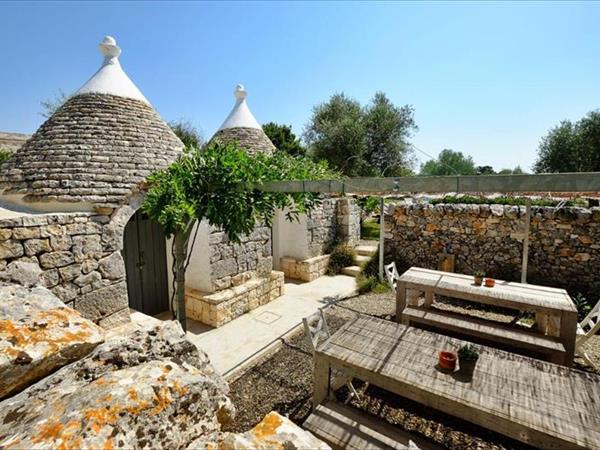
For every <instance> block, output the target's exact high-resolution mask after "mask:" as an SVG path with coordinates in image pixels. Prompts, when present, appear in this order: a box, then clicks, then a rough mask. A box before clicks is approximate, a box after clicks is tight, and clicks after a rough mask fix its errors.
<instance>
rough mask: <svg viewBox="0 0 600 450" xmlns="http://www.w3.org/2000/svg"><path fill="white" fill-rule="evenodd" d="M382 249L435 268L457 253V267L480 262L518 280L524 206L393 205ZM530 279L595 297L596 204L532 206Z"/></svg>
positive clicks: (599, 266) (468, 269) (598, 284)
mask: <svg viewBox="0 0 600 450" xmlns="http://www.w3.org/2000/svg"><path fill="white" fill-rule="evenodd" d="M385 221H386V252H391V254H392V255H393V256H394V258H395V259H396V262H397V264H398V265H399V267H398V269H399V271H400V270H405V268H406V267H409V266H421V267H427V268H437V267H438V260H439V255H440V254H442V253H447V254H451V255H454V256H455V269H454V270H455V271H456V272H460V273H472V272H473V271H474V270H478V269H481V270H485V271H486V272H487V273H488V275H490V276H494V277H496V278H500V279H507V280H520V273H521V258H522V251H523V237H524V225H525V207H524V206H521V207H518V206H502V205H441V204H440V205H435V206H432V205H428V204H414V205H392V206H390V207H389V208H388V209H387V213H386V216H385ZM529 239H530V241H529V260H528V278H527V279H528V281H529V282H530V283H536V284H544V285H548V286H556V287H562V288H566V289H569V290H570V291H571V292H582V293H583V294H584V295H591V296H592V297H593V298H596V297H597V293H598V291H599V290H600V277H599V276H598V274H599V273H600V208H590V209H585V208H561V209H557V208H551V207H533V208H532V218H531V227H530V237H529Z"/></svg>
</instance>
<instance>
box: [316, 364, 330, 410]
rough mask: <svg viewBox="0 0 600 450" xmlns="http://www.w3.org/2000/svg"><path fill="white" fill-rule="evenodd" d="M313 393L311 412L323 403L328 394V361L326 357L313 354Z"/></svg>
mask: <svg viewBox="0 0 600 450" xmlns="http://www.w3.org/2000/svg"><path fill="white" fill-rule="evenodd" d="M314 363H315V366H314V371H313V377H314V380H313V381H314V392H313V410H315V409H316V408H317V406H319V405H320V404H321V403H323V402H324V401H325V399H326V398H327V395H328V393H329V369H330V367H329V361H328V360H327V358H326V357H324V356H322V355H319V353H317V352H315V356H314Z"/></svg>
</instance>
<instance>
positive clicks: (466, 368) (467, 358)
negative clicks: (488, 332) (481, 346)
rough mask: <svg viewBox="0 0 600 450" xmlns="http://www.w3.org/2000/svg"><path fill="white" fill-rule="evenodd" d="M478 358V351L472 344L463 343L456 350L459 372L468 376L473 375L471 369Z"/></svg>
mask: <svg viewBox="0 0 600 450" xmlns="http://www.w3.org/2000/svg"><path fill="white" fill-rule="evenodd" d="M478 359H479V352H478V351H477V348H475V346H474V345H471V344H467V345H463V346H462V347H461V348H460V349H459V350H458V366H459V371H460V373H462V374H464V375H467V376H469V377H471V376H473V371H474V370H475V366H476V365H477V360H478Z"/></svg>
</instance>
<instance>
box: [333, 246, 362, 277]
mask: <svg viewBox="0 0 600 450" xmlns="http://www.w3.org/2000/svg"><path fill="white" fill-rule="evenodd" d="M355 260H356V252H355V251H354V249H353V248H352V247H350V246H349V245H346V244H338V245H336V246H335V247H334V248H333V251H332V252H331V254H330V255H329V266H328V267H327V274H328V275H337V274H339V273H341V272H342V269H343V268H344V267H348V266H353V265H354V261H355Z"/></svg>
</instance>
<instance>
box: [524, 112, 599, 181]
mask: <svg viewBox="0 0 600 450" xmlns="http://www.w3.org/2000/svg"><path fill="white" fill-rule="evenodd" d="M534 171H535V172H537V173H544V172H597V171H600V110H596V111H591V112H589V113H588V114H587V115H586V116H585V117H583V118H582V119H580V120H579V121H577V122H575V123H573V122H571V121H568V120H563V121H562V122H561V123H560V124H559V125H558V126H556V127H554V128H552V129H551V130H550V131H549V132H548V134H547V135H546V136H544V137H543V138H542V140H541V142H540V145H539V147H538V158H537V161H536V162H535V165H534Z"/></svg>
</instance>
